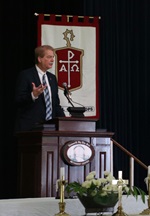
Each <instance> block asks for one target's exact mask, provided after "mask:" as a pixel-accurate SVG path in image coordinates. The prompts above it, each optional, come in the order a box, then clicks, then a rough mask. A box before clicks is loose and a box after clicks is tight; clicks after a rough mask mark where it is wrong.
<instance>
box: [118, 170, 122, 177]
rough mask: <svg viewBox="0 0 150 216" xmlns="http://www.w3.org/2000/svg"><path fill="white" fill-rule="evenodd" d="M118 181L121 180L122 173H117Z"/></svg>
mask: <svg viewBox="0 0 150 216" xmlns="http://www.w3.org/2000/svg"><path fill="white" fill-rule="evenodd" d="M118 179H122V171H118Z"/></svg>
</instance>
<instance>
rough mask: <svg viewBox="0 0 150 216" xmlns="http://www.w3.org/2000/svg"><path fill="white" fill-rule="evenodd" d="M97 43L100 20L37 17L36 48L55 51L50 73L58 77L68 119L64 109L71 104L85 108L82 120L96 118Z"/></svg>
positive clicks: (97, 111)
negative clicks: (46, 46)
mask: <svg viewBox="0 0 150 216" xmlns="http://www.w3.org/2000/svg"><path fill="white" fill-rule="evenodd" d="M99 40H100V39H99V17H88V16H83V17H79V16H68V15H54V14H50V15H44V14H39V15H38V45H45V44H47V45H51V46H53V47H54V48H55V65H54V66H53V68H52V69H51V70H50V72H52V73H54V74H55V75H56V77H57V80H58V87H59V97H60V102H61V106H62V107H63V109H64V111H65V114H66V116H68V117H69V116H70V113H69V112H68V110H67V108H68V107H70V106H72V105H73V106H74V107H85V112H84V116H85V117H90V118H95V119H99V116H100V107H99V106H100V105H99V76H98V75H99ZM64 86H66V87H67V88H68V90H69V92H70V97H69V98H71V104H72V105H71V104H70V103H69V101H68V100H67V98H66V97H65V95H64Z"/></svg>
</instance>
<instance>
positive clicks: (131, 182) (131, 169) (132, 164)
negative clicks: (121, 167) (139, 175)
mask: <svg viewBox="0 0 150 216" xmlns="http://www.w3.org/2000/svg"><path fill="white" fill-rule="evenodd" d="M132 186H134V158H133V157H130V187H132Z"/></svg>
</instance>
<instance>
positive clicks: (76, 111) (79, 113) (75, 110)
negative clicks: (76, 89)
mask: <svg viewBox="0 0 150 216" xmlns="http://www.w3.org/2000/svg"><path fill="white" fill-rule="evenodd" d="M64 95H65V96H66V98H67V100H68V102H69V103H70V104H71V106H72V107H68V108H67V110H68V112H69V113H70V115H71V117H77V118H81V117H82V118H83V117H84V114H83V113H84V112H85V107H75V106H74V105H73V103H72V102H71V98H70V97H69V94H68V92H67V91H66V89H65V90H64Z"/></svg>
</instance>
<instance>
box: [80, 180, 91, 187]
mask: <svg viewBox="0 0 150 216" xmlns="http://www.w3.org/2000/svg"><path fill="white" fill-rule="evenodd" d="M90 186H91V181H84V182H83V183H82V187H85V188H90Z"/></svg>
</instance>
